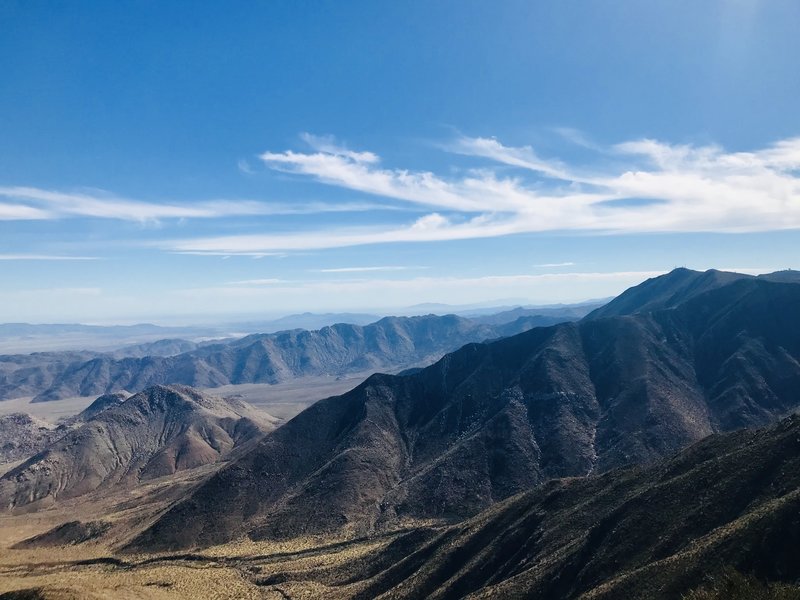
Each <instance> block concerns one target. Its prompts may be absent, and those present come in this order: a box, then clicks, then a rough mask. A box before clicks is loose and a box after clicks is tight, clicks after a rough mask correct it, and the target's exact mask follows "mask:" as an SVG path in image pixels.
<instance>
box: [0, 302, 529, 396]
mask: <svg viewBox="0 0 800 600" xmlns="http://www.w3.org/2000/svg"><path fill="white" fill-rule="evenodd" d="M533 326H535V322H534V321H531V320H530V318H528V317H525V318H521V319H517V320H515V321H513V322H511V323H503V324H501V325H481V324H479V323H476V322H474V321H472V320H470V319H465V318H461V317H457V316H454V315H449V316H444V317H439V316H435V315H428V316H425V317H387V318H384V319H381V320H380V321H378V322H376V323H373V324H371V325H366V326H360V325H348V324H339V325H333V326H331V327H324V328H322V329H320V330H319V331H306V330H293V331H284V332H280V333H275V334H257V335H250V336H247V337H244V338H241V339H239V340H236V341H233V342H230V343H219V344H210V345H204V346H202V347H199V348H196V349H194V350H192V351H190V352H183V353H180V354H177V355H172V356H145V357H135V356H134V357H130V356H129V357H126V358H115V357H114V356H113V355H90V356H88V357H82V356H81V355H77V356H73V355H70V356H68V357H62V358H59V355H60V353H52V354H48V355H43V356H38V355H31V356H28V357H24V356H18V357H6V358H7V359H8V360H7V364H6V368H5V369H3V366H2V359H1V357H0V398H3V397H5V398H10V397H14V396H28V395H30V396H35V400H36V401H47V400H55V399H59V398H66V397H71V396H94V395H99V394H105V393H109V392H115V391H119V390H128V391H130V392H136V391H139V390H142V389H144V388H146V387H149V386H151V385H157V384H169V383H176V384H183V385H191V386H195V387H218V386H221V385H227V384H239V383H279V382H282V381H286V380H289V379H293V378H295V377H301V376H316V375H343V374H347V373H353V372H361V371H375V370H382V369H384V370H385V369H401V368H403V367H407V366H414V365H417V364H419V363H430V362H433V361H434V360H436V359H438V358H439V357H441V356H442V355H443V354H444V353H446V352H450V351H452V350H455V349H456V348H459V347H460V346H463V345H464V344H466V343H469V342H475V341H483V340H486V339H494V338H498V337H503V336H507V335H512V334H515V333H519V332H520V331H525V330H526V329H530V328H531V327H533ZM170 348H172V346H170ZM12 358H13V360H12ZM73 358H76V359H75V360H72V359H73ZM38 359H41V360H42V361H43V362H42V363H41V364H37V360H38Z"/></svg>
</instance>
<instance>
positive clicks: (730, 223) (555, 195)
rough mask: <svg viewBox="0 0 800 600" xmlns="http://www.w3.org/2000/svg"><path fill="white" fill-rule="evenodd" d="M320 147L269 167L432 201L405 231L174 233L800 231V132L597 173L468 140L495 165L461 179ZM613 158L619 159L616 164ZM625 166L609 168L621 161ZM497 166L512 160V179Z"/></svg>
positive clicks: (360, 235) (281, 243) (364, 237)
mask: <svg viewBox="0 0 800 600" xmlns="http://www.w3.org/2000/svg"><path fill="white" fill-rule="evenodd" d="M304 139H305V140H306V141H307V142H308V143H309V144H310V145H311V147H312V151H311V152H306V153H303V152H295V151H291V150H290V151H285V152H265V153H264V154H262V155H261V157H260V158H261V160H262V161H263V162H264V163H265V164H266V165H267V166H268V167H269V168H272V169H275V170H278V171H285V172H290V173H294V174H297V175H301V176H305V177H310V178H312V179H314V180H316V181H319V182H321V183H324V184H327V185H331V186H336V187H340V188H345V189H349V190H353V191H358V192H363V193H367V194H371V195H374V196H378V197H382V198H386V199H390V200H395V201H400V202H402V203H409V204H412V205H416V206H425V207H429V208H431V209H433V210H434V211H435V212H431V213H429V214H428V215H426V216H424V217H422V218H418V219H416V220H415V221H413V222H411V223H408V224H407V225H404V226H386V227H373V228H362V229H341V228H339V229H332V230H314V231H300V232H296V233H289V234H266V235H246V236H226V237H210V238H202V239H195V240H177V241H174V242H171V243H170V247H171V248H172V249H174V250H178V251H197V252H201V253H203V252H208V253H212V252H231V253H240V252H255V251H259V252H265V251H276V250H281V251H297V250H314V249H324V248H336V247H343V246H358V245H365V244H378V243H390V242H434V241H444V240H459V239H472V238H486V237H496V236H504V235H512V234H518V233H535V232H544V231H573V232H590V233H645V232H721V233H737V232H755V231H773V230H786V229H798V228H800V138H792V139H786V140H781V141H779V142H777V143H775V144H773V145H771V146H768V147H766V148H762V149H759V150H755V151H752V152H727V151H725V150H724V149H723V148H721V147H719V146H713V145H712V146H699V147H697V146H688V145H671V144H667V143H664V142H660V141H657V140H649V139H641V140H632V141H628V142H624V143H621V144H617V145H615V146H612V147H609V148H605V149H602V151H601V153H600V156H599V160H598V166H595V167H593V169H592V171H591V172H586V171H583V170H581V169H578V168H574V167H570V166H569V165H566V164H565V163H563V162H562V161H559V160H550V159H542V158H540V157H539V156H538V155H537V154H536V153H535V152H534V150H533V149H532V148H531V147H528V146H523V147H517V148H515V147H508V146H504V145H502V144H501V143H500V142H499V141H497V140H496V139H494V138H467V137H460V138H458V139H456V140H455V141H453V142H451V143H450V144H448V145H447V146H446V147H447V148H449V149H450V150H451V151H453V152H456V153H458V154H462V155H470V156H474V157H478V158H481V159H485V160H487V161H489V162H490V166H487V167H486V168H485V169H482V170H477V171H476V170H472V171H468V172H466V173H463V174H461V175H460V176H457V177H447V178H446V177H443V176H439V175H436V174H434V173H432V172H430V171H409V170H404V169H388V168H384V167H382V166H380V158H379V157H378V156H377V155H376V154H374V153H372V152H355V151H352V150H348V149H346V148H343V147H340V146H337V145H336V144H335V142H334V141H333V140H332V139H331V138H317V137H314V136H310V135H305V137H304ZM609 158H612V159H613V160H609ZM620 163H622V165H623V166H622V167H619V166H608V165H609V164H611V165H619V164H620ZM491 164H494V165H495V167H496V166H497V165H498V164H499V165H502V166H503V167H505V168H507V167H513V168H514V169H515V170H516V174H515V175H514V176H512V177H508V176H500V175H498V172H497V171H496V169H494V168H492V167H491Z"/></svg>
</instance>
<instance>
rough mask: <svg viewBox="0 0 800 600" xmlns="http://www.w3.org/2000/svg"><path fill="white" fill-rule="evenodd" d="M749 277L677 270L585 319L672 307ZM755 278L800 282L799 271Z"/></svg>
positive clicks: (597, 310) (736, 274)
mask: <svg viewBox="0 0 800 600" xmlns="http://www.w3.org/2000/svg"><path fill="white" fill-rule="evenodd" d="M751 278H753V276H752V275H745V274H742V273H733V272H730V271H718V270H716V269H709V270H708V271H692V270H691V269H686V268H678V269H674V270H673V271H670V272H669V273H667V274H666V275H661V276H659V277H653V278H651V279H648V280H647V281H644V282H642V283H640V284H639V285H637V286H634V287H632V288H630V289H628V290H626V291H624V292H623V293H622V294H620V295H619V296H617V297H616V298H614V299H613V300H611V302H609V303H608V304H605V305H604V306H601V307H599V308H596V309H595V310H593V311H592V312H590V313H589V314H588V316H587V317H586V318H588V319H600V318H602V317H612V316H620V315H633V314H638V313H646V312H652V311H655V310H662V309H665V308H674V307H676V306H678V305H680V304H682V303H683V302H686V301H687V300H691V299H692V298H694V297H695V296H699V295H700V294H703V293H705V292H708V291H711V290H715V289H717V288H720V287H723V286H726V285H728V284H729V283H733V282H734V281H738V280H740V279H751ZM757 278H758V279H761V280H764V281H774V282H779V283H800V271H793V270H790V269H789V270H785V271H776V272H774V273H766V274H763V275H758V276H757Z"/></svg>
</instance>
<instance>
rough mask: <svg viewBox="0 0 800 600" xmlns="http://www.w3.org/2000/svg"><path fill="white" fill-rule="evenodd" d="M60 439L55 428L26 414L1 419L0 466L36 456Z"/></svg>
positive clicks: (16, 414)
mask: <svg viewBox="0 0 800 600" xmlns="http://www.w3.org/2000/svg"><path fill="white" fill-rule="evenodd" d="M57 437H59V432H57V431H55V429H54V427H53V426H52V425H50V424H49V423H46V422H45V421H42V420H41V419H37V418H36V417H33V416H31V415H28V414H25V413H13V414H10V415H5V416H2V417H0V464H3V463H9V462H13V461H16V460H20V459H23V458H26V457H28V456H31V455H32V454H36V453H37V452H39V451H40V450H41V449H42V448H44V447H46V446H47V445H48V444H49V443H50V442H52V441H53V440H55V439H56V438H57Z"/></svg>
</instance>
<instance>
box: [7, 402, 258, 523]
mask: <svg viewBox="0 0 800 600" xmlns="http://www.w3.org/2000/svg"><path fill="white" fill-rule="evenodd" d="M118 400H119V398H118V397H115V396H104V397H102V398H99V399H98V400H97V401H96V402H95V404H93V405H92V406H91V407H90V408H93V407H94V408H93V409H92V410H91V411H89V413H88V414H87V416H88V418H87V419H86V420H85V421H84V422H83V423H82V424H79V425H77V426H76V427H74V428H72V429H70V430H68V431H66V432H65V434H64V435H63V437H61V438H60V439H58V440H56V441H54V442H53V443H51V444H49V445H47V446H46V447H44V448H43V449H42V450H41V451H40V452H39V453H38V454H35V455H34V456H32V457H31V458H30V459H28V460H27V461H25V462H24V463H22V464H21V465H19V466H18V467H16V468H15V469H12V470H11V471H9V472H8V473H6V474H5V475H3V476H2V477H0V506H4V507H8V508H16V507H22V506H25V505H28V504H31V503H34V502H35V503H37V507H41V506H43V505H46V504H49V503H52V502H54V501H55V500H57V499H61V498H72V497H76V496H80V495H82V494H86V493H88V492H91V491H94V490H96V489H98V488H101V487H106V486H110V485H127V484H135V483H138V482H139V481H143V480H148V479H153V478H156V477H161V476H163V475H169V474H172V473H175V472H176V471H181V470H184V469H191V468H193V467H198V466H201V465H205V464H208V463H214V462H217V461H219V460H220V459H222V458H224V457H225V456H226V455H228V454H229V453H230V452H231V451H232V450H234V449H235V448H238V447H244V446H246V445H247V444H249V443H252V442H254V441H255V440H257V439H259V438H260V437H261V435H263V433H264V432H266V431H269V430H270V429H272V428H273V427H274V425H273V424H272V423H271V422H270V421H269V420H268V416H267V415H265V414H264V413H260V412H259V411H256V410H255V409H254V408H252V407H250V406H249V405H247V404H246V403H244V402H241V401H239V400H234V399H232V400H222V399H219V398H215V397H213V396H208V395H204V394H201V393H199V392H197V391H196V390H193V389H191V388H187V387H181V386H155V387H152V388H149V389H147V390H145V391H143V392H140V393H139V394H136V395H134V396H132V397H131V398H129V399H127V400H125V401H124V402H119V401H118ZM87 410H88V409H87Z"/></svg>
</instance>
